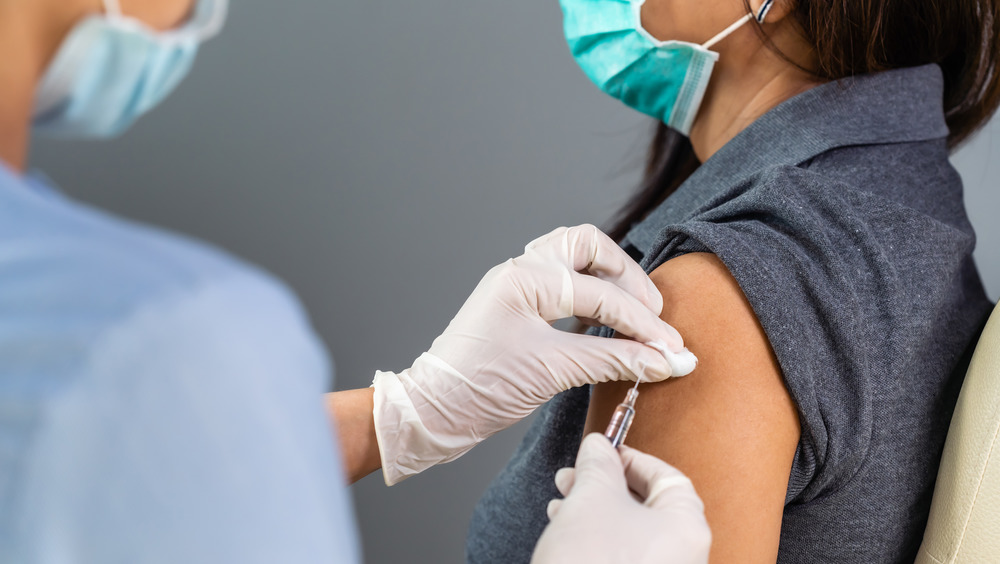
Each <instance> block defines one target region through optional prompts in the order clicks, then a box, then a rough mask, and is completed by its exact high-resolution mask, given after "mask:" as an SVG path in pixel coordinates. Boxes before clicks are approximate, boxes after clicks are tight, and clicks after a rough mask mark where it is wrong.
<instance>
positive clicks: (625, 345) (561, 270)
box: [373, 225, 697, 485]
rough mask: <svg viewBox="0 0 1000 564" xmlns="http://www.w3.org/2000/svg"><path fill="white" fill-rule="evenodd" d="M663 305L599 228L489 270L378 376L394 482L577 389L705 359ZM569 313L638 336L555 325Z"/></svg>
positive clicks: (667, 372)
mask: <svg viewBox="0 0 1000 564" xmlns="http://www.w3.org/2000/svg"><path fill="white" fill-rule="evenodd" d="M662 307H663V298H662V296H661V295H660V293H659V291H657V289H656V287H655V286H654V285H653V283H652V281H650V279H649V277H647V276H646V274H645V273H644V272H643V271H642V269H640V268H639V265H638V264H636V263H635V261H633V260H632V259H631V258H630V257H629V256H628V255H626V254H625V253H624V251H622V250H621V249H620V248H619V247H618V245H617V244H615V243H614V241H612V240H611V239H610V238H608V236H607V235H605V234H604V233H602V232H600V230H598V229H597V228H596V227H594V226H592V225H584V226H579V227H573V228H565V227H562V228H559V229H557V230H555V231H553V232H552V233H549V234H548V235H546V236H544V237H541V238H539V239H537V240H535V241H533V242H532V243H530V244H529V245H528V246H527V247H526V248H525V252H524V254H523V255H522V256H520V257H517V258H514V259H510V260H508V261H507V262H505V263H503V264H501V265H499V266H497V267H495V268H493V269H492V270H490V271H489V273H487V274H486V276H485V277H484V278H483V279H482V281H481V282H480V283H479V286H477V287H476V289H475V291H474V292H473V293H472V296H470V297H469V299H468V300H467V301H466V302H465V305H464V306H462V309H461V310H460V311H459V312H458V315H456V316H455V318H454V319H453V320H452V321H451V323H450V324H449V325H448V328H447V329H446V330H445V332H444V333H443V334H442V335H441V336H440V337H438V338H437V339H435V340H434V343H433V344H432V345H431V348H430V350H429V351H428V352H426V353H424V354H423V355H421V356H420V358H418V359H417V360H416V361H415V362H414V364H413V366H411V367H410V368H409V369H407V370H404V371H403V372H401V373H399V374H394V373H391V372H378V373H376V375H375V382H374V384H373V386H374V388H375V409H374V415H375V432H376V436H377V437H378V444H379V451H380V454H381V457H382V473H383V476H384V477H385V482H386V484H388V485H393V484H395V483H397V482H399V481H401V480H403V479H404V478H406V477H408V476H411V475H413V474H417V473H419V472H421V471H423V470H425V469H426V468H429V467H431V466H434V465H435V464H440V463H443V462H448V461H451V460H454V459H456V458H458V457H459V456H461V455H462V454H464V453H466V452H467V451H468V450H469V449H471V448H472V447H473V446H475V445H476V444H477V443H479V442H480V441H482V440H483V439H485V438H487V437H489V436H490V435H492V434H494V433H496V432H498V431H500V430H502V429H505V428H507V427H509V426H511V425H513V424H514V423H516V422H518V421H520V420H521V419H523V418H524V417H526V416H527V415H529V414H530V413H531V412H532V411H533V410H534V409H535V408H537V407H538V406H540V405H542V404H543V403H545V402H546V401H548V400H549V399H550V398H552V396H555V395H556V394H558V393H560V392H562V391H565V390H568V389H570V388H574V387H577V386H582V385H584V384H592V383H597V382H605V381H608V380H618V379H628V380H634V379H635V378H636V377H637V376H640V375H641V377H642V379H643V381H651V382H655V381H660V380H664V379H666V378H669V377H670V376H681V375H684V374H687V373H688V372H690V371H691V370H693V369H694V365H695V363H696V362H697V360H696V359H695V357H694V355H692V354H691V353H690V352H688V351H687V349H685V348H684V344H683V340H682V339H681V336H680V334H678V333H677V331H676V330H674V329H673V328H672V327H670V326H669V325H667V324H666V323H664V322H663V321H661V320H660V319H659V314H660V310H661V309H662ZM572 316H577V317H579V318H583V319H591V320H595V321H597V322H598V323H601V324H603V325H606V326H608V327H611V328H613V329H615V331H617V332H618V333H620V334H623V335H627V336H630V337H632V338H633V339H635V340H634V341H631V340H625V339H605V338H601V337H595V336H589V335H578V334H573V333H568V332H565V331H560V330H558V329H555V328H553V327H552V326H551V322H553V321H556V320H559V319H563V318H567V317H572ZM647 342H652V343H654V345H656V346H663V347H664V348H663V352H659V351H658V350H656V349H654V348H653V347H651V346H647V345H644V344H642V343H647ZM665 357H666V359H665Z"/></svg>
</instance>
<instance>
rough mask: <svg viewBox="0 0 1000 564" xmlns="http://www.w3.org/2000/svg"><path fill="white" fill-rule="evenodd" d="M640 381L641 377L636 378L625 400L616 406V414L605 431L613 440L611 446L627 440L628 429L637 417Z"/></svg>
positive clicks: (609, 438)
mask: <svg viewBox="0 0 1000 564" xmlns="http://www.w3.org/2000/svg"><path fill="white" fill-rule="evenodd" d="M639 382H640V379H636V381H635V386H632V388H630V389H629V391H628V393H627V394H625V401H623V402H621V403H620V404H618V407H616V408H615V414H614V415H612V416H611V423H608V428H607V430H606V431H604V436H605V437H607V438H608V440H609V441H611V446H613V447H615V448H618V447H619V446H621V444H622V443H624V442H625V437H626V436H627V435H628V429H629V427H631V426H632V418H633V417H635V400H636V398H638V397H639V391H638V390H637V389H636V388H638V387H639Z"/></svg>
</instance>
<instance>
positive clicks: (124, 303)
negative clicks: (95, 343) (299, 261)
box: [0, 194, 298, 332]
mask: <svg viewBox="0 0 1000 564" xmlns="http://www.w3.org/2000/svg"><path fill="white" fill-rule="evenodd" d="M5 196H7V198H6V200H11V202H12V203H13V205H10V206H7V205H5V206H3V208H2V209H0V278H2V279H3V280H4V284H3V285H0V312H2V313H3V314H4V315H2V316H0V323H5V322H12V323H27V322H32V321H45V322H52V323H56V322H58V323H63V324H64V325H65V326H72V325H73V324H84V325H86V326H87V327H88V329H90V330H91V332H93V331H96V330H99V329H100V327H102V326H113V325H115V324H118V323H121V322H123V321H124V320H126V319H128V318H129V317H130V316H132V315H134V314H135V313H136V311H137V310H139V309H141V308H143V307H146V306H148V305H149V304H154V303H162V302H168V301H171V300H173V301H177V302H182V301H184V300H185V299H194V298H196V297H197V295H198V294H199V293H200V292H202V291H205V290H206V289H209V288H217V287H221V286H234V287H239V288H240V289H241V290H240V291H241V292H244V293H246V292H251V291H254V292H257V293H259V294H260V295H261V296H262V297H267V298H269V299H271V300H284V301H285V302H286V305H287V306H288V307H290V308H292V309H297V308H298V305H297V301H296V299H295V298H294V296H293V295H292V294H291V292H290V291H289V290H288V289H287V288H286V287H285V286H284V285H283V284H282V283H281V282H280V281H278V280H277V279H275V278H274V277H272V276H270V275H269V274H267V273H265V272H264V271H262V270H260V269H258V268H256V267H253V266H251V265H249V264H247V263H245V262H243V261H241V260H238V259H236V258H234V257H232V256H231V255H229V254H227V253H225V252H223V251H221V250H219V249H217V248H214V247H212V246H210V245H207V244H204V243H200V242H197V241H194V240H192V239H189V238H187V237H184V236H181V235H178V234H174V233H171V232H168V231H166V230H163V229H159V228H155V227H151V226H146V225H141V224H138V223H134V222H131V221H128V220H125V219H122V218H119V217H115V216H113V215H111V214H108V213H105V212H103V211H100V210H97V209H94V208H91V207H89V206H86V205H82V204H78V203H75V202H72V201H70V200H67V199H64V198H53V197H43V196H39V195H37V194H21V195H19V196H20V197H16V198H14V197H10V196H9V195H5ZM4 203H5V204H7V203H10V202H8V201H4Z"/></svg>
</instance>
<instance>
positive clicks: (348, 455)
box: [324, 388, 382, 484]
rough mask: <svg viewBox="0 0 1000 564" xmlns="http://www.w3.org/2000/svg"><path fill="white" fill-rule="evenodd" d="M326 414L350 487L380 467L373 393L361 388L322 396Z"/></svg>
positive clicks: (373, 391) (371, 389)
mask: <svg viewBox="0 0 1000 564" xmlns="http://www.w3.org/2000/svg"><path fill="white" fill-rule="evenodd" d="M324 401H325V402H326V411H327V413H328V414H329V416H330V420H331V421H332V422H333V425H334V427H335V428H336V430H337V439H338V440H339V441H340V455H341V458H342V461H343V464H344V474H345V475H346V476H347V480H348V483H350V484H353V483H354V482H357V481H358V480H360V479H361V478H364V477H365V476H367V475H368V474H371V473H372V472H374V471H376V470H378V469H379V468H381V467H382V458H381V456H380V455H379V450H378V440H377V439H376V438H375V417H374V415H373V413H372V412H373V410H374V409H375V390H374V388H362V389H359V390H346V391H343V392H333V393H330V394H326V396H325V398H324Z"/></svg>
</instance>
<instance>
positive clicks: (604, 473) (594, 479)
mask: <svg viewBox="0 0 1000 564" xmlns="http://www.w3.org/2000/svg"><path fill="white" fill-rule="evenodd" d="M608 490H610V491H614V492H620V493H623V494H624V493H626V492H628V485H627V484H626V482H625V468H624V466H623V465H622V459H621V457H620V456H619V455H618V451H617V450H615V448H614V447H613V446H611V442H610V441H609V440H608V439H607V437H605V436H604V435H601V434H600V433H591V434H589V435H587V436H586V437H584V439H583V442H582V443H581V444H580V451H579V452H578V453H577V455H576V471H575V472H574V477H573V488H572V490H571V491H570V492H569V496H567V497H573V496H576V495H586V494H588V493H590V494H591V495H592V494H593V493H595V492H599V491H608Z"/></svg>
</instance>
